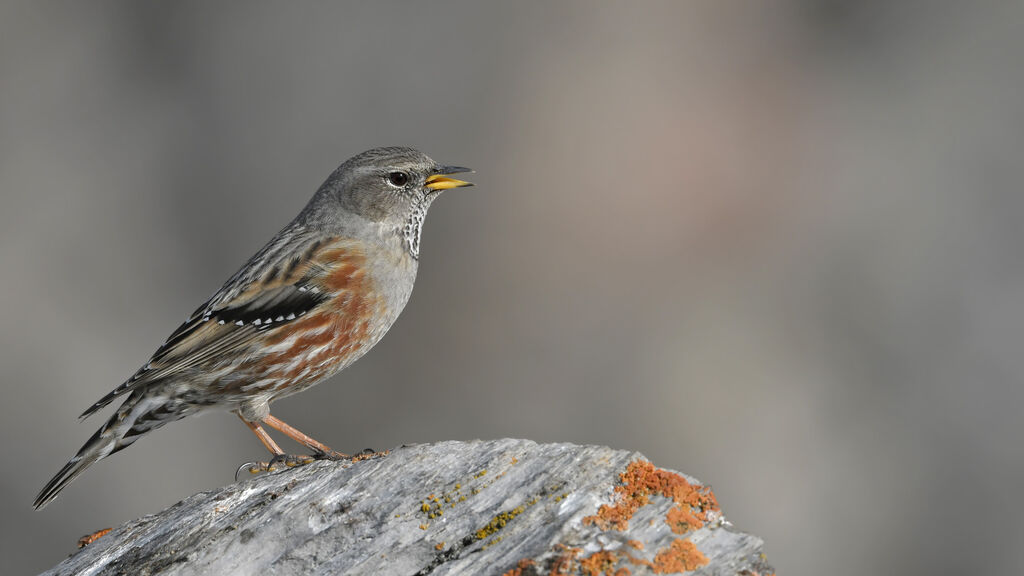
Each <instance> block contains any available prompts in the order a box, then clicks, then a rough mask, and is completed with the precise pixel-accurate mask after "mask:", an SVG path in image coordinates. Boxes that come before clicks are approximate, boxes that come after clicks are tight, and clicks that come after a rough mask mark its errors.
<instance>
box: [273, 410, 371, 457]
mask: <svg viewBox="0 0 1024 576" xmlns="http://www.w3.org/2000/svg"><path fill="white" fill-rule="evenodd" d="M263 423H264V424H266V425H267V426H270V427H271V428H273V429H274V430H277V431H279V432H281V433H282V434H284V435H285V436H287V437H289V438H291V439H292V440H295V441H296V442H298V443H299V444H302V445H303V446H305V447H307V448H309V449H310V450H312V451H313V452H315V453H316V455H317V457H318V458H323V459H327V460H342V459H349V458H351V456H349V455H348V454H343V453H341V452H338V451H336V450H332V449H331V447H330V446H328V445H326V444H324V443H323V442H320V441H318V440H315V439H314V438H312V437H310V436H308V435H307V434H305V433H303V432H302V431H301V430H299V429H297V428H295V427H294V426H292V425H290V424H288V423H286V422H284V421H283V420H281V419H279V418H276V417H274V416H273V415H271V414H267V415H266V417H264V418H263ZM264 434H266V432H264Z"/></svg>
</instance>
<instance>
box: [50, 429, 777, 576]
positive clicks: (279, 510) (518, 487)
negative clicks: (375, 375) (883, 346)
mask: <svg viewBox="0 0 1024 576" xmlns="http://www.w3.org/2000/svg"><path fill="white" fill-rule="evenodd" d="M761 547H762V542H761V540H760V539H758V538H756V537H754V536H750V535H748V534H744V533H741V532H737V531H734V530H733V529H732V528H731V525H730V524H728V523H727V522H726V521H725V519H724V517H723V516H722V514H721V512H720V511H719V510H718V507H717V503H716V502H715V499H714V496H713V495H712V494H711V492H710V490H709V489H708V488H706V487H704V486H701V485H700V484H699V483H698V482H697V481H696V480H694V479H692V478H690V477H687V476H684V475H682V474H678V473H675V472H671V471H667V470H662V469H658V468H655V467H654V466H653V465H651V464H650V463H648V462H647V461H646V459H645V458H644V457H643V456H642V455H640V454H638V453H635V452H633V453H631V452H624V451H619V450H612V449H610V448H605V447H600V446H576V445H572V444H536V443H534V442H530V441H526V440H507V439H506V440H495V441H489V442H482V441H476V442H441V443H437V444H429V445H419V446H404V447H401V448H397V449H395V450H393V451H392V452H391V454H390V455H388V456H386V457H381V458H373V459H369V460H365V461H361V462H355V463H352V462H328V461H321V462H315V463H313V464H309V465H306V466H302V467H299V468H294V469H286V470H282V471H279V472H272V473H266V474H262V475H259V476H256V477H254V478H251V479H247V480H245V481H242V482H238V483H236V484H232V485H230V486H226V487H224V488H221V489H219V490H214V491H211V492H204V493H200V494H196V495H194V496H192V497H190V498H188V499H186V500H183V501H182V502H179V503H178V504H176V505H174V506H172V507H171V508H168V509H167V510H164V511H163V512H160V513H159V514H155V515H152V516H147V517H144V518H140V519H138V520H134V521H131V522H128V523H126V524H124V525H122V526H120V527H118V528H116V529H114V530H113V531H112V532H111V533H109V534H107V535H105V536H103V537H102V538H99V539H98V540H96V541H95V542H94V543H92V544H90V545H88V546H87V547H86V548H84V549H83V550H81V551H80V552H78V553H77V554H75V555H74V556H72V557H71V558H68V559H67V560H65V561H64V562H62V563H61V564H60V565H58V566H57V567H55V568H54V569H53V570H51V571H50V572H48V573H47V574H59V575H71V574H131V575H147V574H157V573H159V574H276V575H292V574H396V575H413V574H436V575H443V574H506V573H507V574H512V575H522V576H526V575H530V574H548V573H552V571H554V573H556V574H586V575H597V574H608V575H623V574H652V573H674V572H680V571H684V570H685V571H687V572H689V571H691V570H692V571H693V573H695V574H746V575H750V576H754V575H757V574H765V573H767V572H771V569H770V568H769V567H768V566H767V565H766V563H765V560H764V556H763V554H762V550H761ZM627 570H628V571H627Z"/></svg>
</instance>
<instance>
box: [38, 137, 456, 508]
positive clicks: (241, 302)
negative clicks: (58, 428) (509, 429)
mask: <svg viewBox="0 0 1024 576" xmlns="http://www.w3.org/2000/svg"><path fill="white" fill-rule="evenodd" d="M466 172H472V170H470V169H468V168H463V167H459V166H446V165H441V164H438V163H437V162H435V161H434V160H432V159H431V158H430V157H428V156H427V155H425V154H424V153H422V152H420V151H418V150H416V149H414V148H409V147H388V148H374V149H372V150H368V151H366V152H363V153H361V154H358V155H356V156H353V157H352V158H350V159H348V160H347V161H345V162H344V163H342V164H341V165H340V166H339V167H338V168H337V169H336V170H334V172H332V173H331V175H330V176H329V177H328V178H327V180H326V181H325V182H324V183H323V184H322V185H321V186H320V187H319V189H318V190H317V191H316V193H315V194H314V195H313V197H312V199H310V200H309V202H308V203H307V204H306V206H305V207H304V208H303V209H302V210H301V211H300V212H299V214H298V216H296V217H295V218H294V219H293V220H292V221H291V222H290V223H289V224H288V225H286V226H285V227H284V228H283V229H282V230H281V231H280V232H278V233H277V234H276V235H275V236H274V237H273V238H271V239H270V241H269V242H267V244H266V245H265V246H263V248H261V249H260V250H259V251H258V252H257V253H256V254H255V255H254V256H253V257H252V258H250V259H249V260H248V261H247V262H246V263H245V264H244V265H243V266H242V267H241V269H239V270H238V272H236V273H235V274H234V275H233V276H231V277H230V278H229V279H228V280H227V282H225V283H224V285H223V286H222V287H221V288H220V289H219V290H217V292H216V293H215V294H214V295H213V296H212V297H210V299H209V300H207V301H206V302H204V303H203V304H202V305H201V306H199V307H198V308H196V309H195V311H194V312H193V313H192V314H190V315H189V316H188V318H187V319H186V320H185V322H184V323H182V324H181V325H180V326H178V328H177V329H176V330H174V331H173V332H172V333H171V335H170V336H169V337H168V338H167V340H166V341H165V342H164V343H163V344H162V345H161V346H160V347H159V348H157V350H156V352H154V353H153V355H152V357H151V358H150V359H149V361H148V362H146V364H145V365H143V366H142V367H141V368H139V370H138V371H136V372H135V373H134V374H133V375H132V376H131V377H130V378H129V379H128V380H126V381H125V382H124V383H122V384H121V385H119V386H117V387H116V388H114V389H113V390H112V391H111V392H110V393H108V394H107V395H106V396H103V397H102V398H101V399H100V400H99V401H98V402H96V403H95V404H93V405H92V406H91V407H89V408H88V409H87V410H86V411H85V412H84V413H82V415H81V416H80V418H81V419H85V418H88V417H89V416H91V415H93V414H95V413H96V412H98V411H99V410H101V409H102V408H104V407H105V406H107V405H108V404H110V403H111V402H113V401H114V400H116V399H119V398H122V397H123V398H124V400H123V402H122V403H121V405H120V407H119V408H118V409H117V410H116V412H114V414H113V415H112V416H111V417H110V418H109V419H108V420H107V421H106V423H104V424H103V426H102V427H100V428H99V429H98V430H97V431H96V432H95V433H94V434H93V435H92V437H91V438H89V440H88V441H87V442H86V443H85V445H83V446H82V448H81V449H80V450H79V451H78V453H77V454H75V456H74V457H73V458H71V460H69V461H68V463H67V464H65V465H64V467H63V468H61V469H60V471H59V472H57V474H56V475H55V476H54V477H53V478H52V479H51V480H50V481H49V482H47V483H46V485H45V486H44V487H43V489H42V490H41V491H40V492H39V495H38V496H37V497H36V499H35V501H34V503H33V506H34V508H36V509H37V510H38V509H41V508H43V507H44V506H46V505H47V504H49V503H50V502H51V501H52V500H53V499H54V498H56V497H57V495H58V494H59V493H60V492H61V490H63V489H64V488H65V487H67V485H68V484H70V483H71V482H72V481H73V480H74V479H75V478H77V477H78V476H79V475H80V474H82V472H84V471H85V470H86V469H87V468H89V467H90V466H92V465H93V464H95V463H96V462H98V461H99V460H102V459H103V458H106V457H107V456H110V455H111V454H114V453H115V452H118V451H120V450H123V449H124V448H127V447H128V446H130V445H132V444H133V443H134V442H135V441H136V440H138V439H139V438H140V437H142V436H143V435H145V434H147V433H149V432H152V431H153V430H156V429H157V428H160V427H161V426H163V425H164V424H167V423H169V422H173V421H176V420H180V419H182V418H185V417H187V416H191V415H194V414H197V413H200V412H203V411H207V410H212V409H220V410H224V411H227V412H233V413H235V414H237V415H238V417H239V418H241V420H242V421H243V422H244V423H245V425H246V426H248V427H249V429H250V430H252V432H253V433H254V434H256V436H257V437H258V438H259V440H260V441H261V442H262V443H263V445H264V446H265V447H266V448H267V450H269V451H270V452H271V454H272V455H273V457H274V459H278V460H280V459H284V460H288V459H289V458H291V457H289V456H288V455H286V454H285V453H284V451H283V450H282V449H281V448H280V446H278V445H277V443H276V442H275V441H274V439H273V438H272V437H271V436H270V434H269V433H268V432H267V431H266V429H265V428H264V425H266V426H269V427H270V428H273V429H275V430H278V431H279V432H281V433H283V434H284V435H286V436H288V437H290V438H292V439H293V440H296V441H297V442H299V443H300V444H303V445H304V446H306V447H307V448H309V449H310V450H312V451H313V452H314V454H316V456H317V457H326V458H344V457H347V456H346V455H345V454H343V453H341V452H336V451H334V450H332V449H331V448H330V447H329V446H327V445H326V444H323V443H321V442H319V441H317V440H314V439H313V438H311V437H309V436H307V435H306V434H304V433H302V432H300V431H299V430H298V429H296V428H294V427H292V426H290V425H288V424H286V423H285V422H283V421H281V420H280V419H278V418H276V417H274V416H273V415H271V414H270V404H271V403H272V402H274V401H275V400H279V399H281V398H284V397H286V396H291V395H293V394H297V393H299V392H302V391H303V390H306V389H308V388H310V387H311V386H314V385H316V384H319V383H320V382H322V381H324V380H326V379H328V378H330V377H331V376H333V375H335V374H337V373H338V372H339V371H341V370H343V369H344V368H346V367H347V366H349V365H351V364H352V363H353V362H355V361H356V360H357V359H359V358H360V357H361V356H362V355H363V354H365V353H366V352H367V351H369V350H370V348H372V347H373V346H374V345H375V344H377V342H379V341H380V339H381V338H382V337H383V336H384V334H385V333H386V332H387V331H388V329H390V328H391V326H392V324H394V322H395V320H396V319H397V318H398V315H399V314H400V313H401V311H402V309H403V308H404V307H405V305H406V303H407V302H408V300H409V297H410V295H411V293H412V288H413V283H414V282H415V279H416V271H417V268H418V265H419V257H420V236H421V232H422V230H423V222H424V219H425V217H426V214H427V210H428V209H429V208H430V206H431V204H432V203H433V202H434V200H436V199H437V197H438V196H439V195H440V194H441V193H442V192H443V191H445V190H449V189H452V188H460V187H463V186H472V184H471V183H469V182H465V181H462V180H457V179H455V178H452V177H451V175H453V174H461V173H466ZM303 461H311V458H309V459H306V460H303ZM271 462H274V460H271ZM299 463H302V462H301V461H300V462H299Z"/></svg>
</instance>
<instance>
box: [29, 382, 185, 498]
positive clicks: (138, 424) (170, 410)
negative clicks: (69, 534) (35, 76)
mask: <svg viewBox="0 0 1024 576" xmlns="http://www.w3.org/2000/svg"><path fill="white" fill-rule="evenodd" d="M180 408H181V404H179V403H176V402H168V398H167V397H165V396H161V395H157V394H143V393H142V392H141V391H139V390H136V391H134V392H132V394H131V396H129V397H128V399H126V400H125V401H124V403H123V404H121V407H120V408H118V409H117V412H115V413H114V415H113V416H111V417H110V419H109V420H107V422H106V424H104V425H103V426H102V427H101V428H100V429H99V430H97V431H96V433H95V434H93V435H92V437H91V438H89V441H88V442H86V443H85V445H83V446H82V448H81V449H80V450H79V451H78V453H77V454H75V457H74V458H72V459H71V460H69V461H68V463H67V464H65V465H64V467H63V468H61V469H60V472H57V474H56V475H55V476H54V477H53V478H51V479H50V481H49V482H47V483H46V486H43V489H42V490H41V491H40V492H39V495H38V496H36V499H35V502H33V504H32V506H33V507H35V509H36V510H39V509H41V508H43V507H44V506H46V505H47V504H49V503H50V502H51V501H52V500H53V499H54V498H56V497H57V495H58V494H60V491H61V490H63V489H64V488H65V487H66V486H67V485H68V484H70V483H71V482H72V481H73V480H74V479H75V478H78V476H79V475H80V474H81V473H82V472H85V470H86V469H87V468H88V467H89V466H92V465H93V464H95V463H96V462H99V461H100V460H102V459H104V458H106V457H107V456H110V455H111V454H113V453H114V452H117V451H119V450H122V449H124V448H127V447H128V446H130V445H131V444H132V443H134V442H135V441H136V440H138V439H139V438H140V437H141V436H142V435H144V434H146V433H147V432H150V431H151V430H154V429H156V428H159V427H160V426H163V425H164V424H166V423H167V422H169V421H171V420H177V419H179V418H181V417H182V416H184V415H185V414H186V413H187V411H185V410H181V409H180Z"/></svg>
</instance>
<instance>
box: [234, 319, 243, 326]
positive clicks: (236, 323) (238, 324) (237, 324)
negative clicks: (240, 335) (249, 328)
mask: <svg viewBox="0 0 1024 576" xmlns="http://www.w3.org/2000/svg"><path fill="white" fill-rule="evenodd" d="M235 326H245V322H242V321H241V320H239V321H238V322H235Z"/></svg>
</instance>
